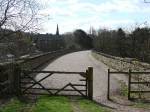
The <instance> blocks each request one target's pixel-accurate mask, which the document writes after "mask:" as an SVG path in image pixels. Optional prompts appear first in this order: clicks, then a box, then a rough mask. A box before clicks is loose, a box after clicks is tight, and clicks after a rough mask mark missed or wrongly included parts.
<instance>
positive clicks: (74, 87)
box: [70, 83, 85, 96]
mask: <svg viewBox="0 0 150 112" xmlns="http://www.w3.org/2000/svg"><path fill="white" fill-rule="evenodd" d="M70 86H71V87H72V88H73V89H74V90H76V91H77V92H78V93H79V94H81V95H82V96H85V95H84V94H83V93H82V92H81V91H79V90H78V89H77V88H76V87H74V85H72V84H71V83H70Z"/></svg>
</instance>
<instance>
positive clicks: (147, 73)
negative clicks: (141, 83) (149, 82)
mask: <svg viewBox="0 0 150 112" xmlns="http://www.w3.org/2000/svg"><path fill="white" fill-rule="evenodd" d="M131 74H144V75H150V72H131Z"/></svg>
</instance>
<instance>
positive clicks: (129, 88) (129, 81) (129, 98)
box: [128, 69, 131, 100]
mask: <svg viewBox="0 0 150 112" xmlns="http://www.w3.org/2000/svg"><path fill="white" fill-rule="evenodd" d="M128 74H129V80H128V100H131V96H130V91H131V84H130V83H131V70H130V69H129V73H128Z"/></svg>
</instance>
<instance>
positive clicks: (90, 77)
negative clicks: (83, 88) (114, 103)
mask: <svg viewBox="0 0 150 112" xmlns="http://www.w3.org/2000/svg"><path fill="white" fill-rule="evenodd" d="M87 77H88V98H89V99H90V100H93V67H88V76H87Z"/></svg>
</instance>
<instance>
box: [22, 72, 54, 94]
mask: <svg viewBox="0 0 150 112" xmlns="http://www.w3.org/2000/svg"><path fill="white" fill-rule="evenodd" d="M52 74H53V73H50V74H49V75H47V76H45V77H43V78H42V79H40V80H39V81H36V80H34V78H32V77H30V76H29V75H28V74H26V75H27V76H28V77H29V78H30V79H31V80H33V81H34V82H35V83H34V84H33V85H31V86H29V87H28V88H26V89H25V90H24V91H27V90H28V89H30V88H32V87H33V86H35V85H36V84H38V85H41V86H42V84H40V82H41V81H43V80H44V79H46V78H48V77H50V76H51V75H52ZM42 88H45V87H44V86H43V87H42Z"/></svg>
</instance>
